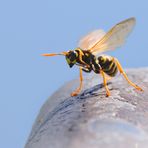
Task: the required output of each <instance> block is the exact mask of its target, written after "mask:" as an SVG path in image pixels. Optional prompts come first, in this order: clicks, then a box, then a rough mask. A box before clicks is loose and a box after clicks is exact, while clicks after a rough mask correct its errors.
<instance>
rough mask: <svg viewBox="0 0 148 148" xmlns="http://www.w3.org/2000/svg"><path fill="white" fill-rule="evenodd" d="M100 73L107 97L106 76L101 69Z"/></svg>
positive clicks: (108, 93)
mask: <svg viewBox="0 0 148 148" xmlns="http://www.w3.org/2000/svg"><path fill="white" fill-rule="evenodd" d="M100 74H101V75H102V77H103V83H104V87H105V89H106V96H107V97H109V96H110V91H109V89H108V87H107V80H106V76H105V73H104V72H103V70H100Z"/></svg>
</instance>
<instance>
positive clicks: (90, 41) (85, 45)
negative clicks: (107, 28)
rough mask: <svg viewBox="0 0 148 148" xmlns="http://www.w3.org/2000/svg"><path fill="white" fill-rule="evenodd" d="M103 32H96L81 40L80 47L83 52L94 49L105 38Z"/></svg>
mask: <svg viewBox="0 0 148 148" xmlns="http://www.w3.org/2000/svg"><path fill="white" fill-rule="evenodd" d="M104 35H105V32H104V31H103V30H95V31H93V32H90V33H89V34H87V35H86V36H84V37H83V38H81V39H80V41H79V44H78V46H79V47H80V48H81V49H83V50H88V49H90V48H91V47H93V46H94V45H95V44H96V43H97V42H98V41H99V40H100V39H101V38H102V37H103V36H104Z"/></svg>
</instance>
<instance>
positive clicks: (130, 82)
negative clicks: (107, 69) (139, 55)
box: [114, 58, 143, 91]
mask: <svg viewBox="0 0 148 148" xmlns="http://www.w3.org/2000/svg"><path fill="white" fill-rule="evenodd" d="M114 60H115V62H116V64H117V67H118V69H119V71H120V73H121V74H122V75H123V76H124V78H125V79H126V80H127V82H128V83H129V84H130V85H131V86H133V87H135V88H136V89H137V90H139V91H143V89H142V88H140V87H139V86H138V85H136V84H134V83H133V82H132V81H130V80H129V78H128V77H127V75H126V73H125V72H124V70H123V68H122V66H121V64H120V63H119V61H118V60H117V59H116V58H114Z"/></svg>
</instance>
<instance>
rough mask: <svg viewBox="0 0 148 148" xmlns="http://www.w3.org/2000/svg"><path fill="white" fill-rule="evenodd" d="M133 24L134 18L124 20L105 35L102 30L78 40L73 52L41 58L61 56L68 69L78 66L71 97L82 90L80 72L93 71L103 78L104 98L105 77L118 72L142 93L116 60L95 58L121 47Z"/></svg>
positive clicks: (107, 90)
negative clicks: (77, 80) (76, 86)
mask: <svg viewBox="0 0 148 148" xmlns="http://www.w3.org/2000/svg"><path fill="white" fill-rule="evenodd" d="M135 24H136V19H135V18H134V17H132V18H129V19H126V20H124V21H122V22H120V23H118V24H116V25H115V26H114V27H113V28H111V29H110V30H109V31H108V32H107V33H105V32H104V31H103V30H95V31H93V32H90V33H89V34H88V35H86V36H84V37H83V38H82V39H80V41H79V46H78V47H77V48H75V49H74V50H69V51H64V52H61V53H50V54H48V53H47V54H43V56H57V55H63V56H65V58H66V61H67V63H68V65H69V67H70V68H72V67H73V66H74V65H77V66H79V70H80V86H79V87H78V88H77V89H76V90H75V91H74V92H72V93H71V96H77V95H78V94H79V93H80V91H81V89H82V83H83V76H82V71H84V72H88V73H89V72H91V71H94V72H95V73H96V74H101V76H102V77H103V83H104V87H105V89H106V96H110V91H109V89H108V86H107V77H114V76H115V75H116V74H117V72H118V70H119V72H120V73H121V74H122V75H123V76H124V78H125V79H126V80H127V82H128V83H129V84H130V85H132V86H133V87H135V88H136V89H137V90H139V91H142V88H140V87H139V86H138V85H136V84H134V83H133V82H131V81H130V80H129V78H128V77H127V75H126V73H125V72H124V70H123V68H122V66H121V64H120V63H119V61H118V60H117V59H116V58H114V57H112V56H108V55H99V56H97V55H98V54H100V53H102V52H105V51H108V50H114V49H116V48H118V47H120V46H122V45H123V44H124V42H125V40H126V38H127V36H128V35H129V33H130V32H131V31H132V30H133V27H134V26H135Z"/></svg>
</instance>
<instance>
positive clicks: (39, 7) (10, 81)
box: [0, 0, 148, 148]
mask: <svg viewBox="0 0 148 148" xmlns="http://www.w3.org/2000/svg"><path fill="white" fill-rule="evenodd" d="M147 14H148V2H147V1H146V0H140V1H135V0H130V1H129V0H122V1H119V0H112V1H109V0H101V1H100V0H88V1H86V0H74V1H70V0H62V1H60V0H4V1H2V0H1V1H0V69H1V70H0V90H1V93H0V117H1V118H0V139H1V140H0V147H1V148H21V147H24V144H25V142H26V140H27V138H28V135H29V133H30V130H31V127H32V124H33V123H34V120H35V118H36V116H37V114H38V112H39V109H40V107H41V106H42V104H43V103H44V102H45V100H46V99H47V98H48V97H49V96H50V95H51V94H52V93H53V92H54V91H55V90H56V89H58V88H59V87H60V86H61V85H63V84H64V83H65V82H67V81H69V80H72V79H74V78H75V77H77V76H78V70H77V68H73V69H69V67H68V65H67V64H66V61H65V59H64V58H63V57H52V58H45V57H42V56H40V54H41V53H46V52H60V51H64V50H68V49H73V48H75V47H76V46H77V41H78V39H79V38H80V37H81V36H83V35H85V34H86V33H88V32H90V31H92V30H94V29H99V28H103V29H105V30H106V31H107V30H108V29H110V28H111V27H112V26H113V25H115V24H116V23H118V22H120V21H122V20H124V19H126V18H128V17H131V16H135V17H136V19H137V25H136V27H135V29H134V31H133V33H132V34H131V35H130V36H129V38H128V42H127V43H126V45H125V46H123V47H122V48H121V49H118V50H116V51H113V52H111V53H109V54H110V55H113V56H115V57H117V58H118V59H119V61H120V62H121V63H122V65H123V67H145V66H148V57H147V55H148V41H147V40H148V39H147V38H148V37H147V36H148V35H147V34H148V15H147ZM46 49H47V50H46Z"/></svg>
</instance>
